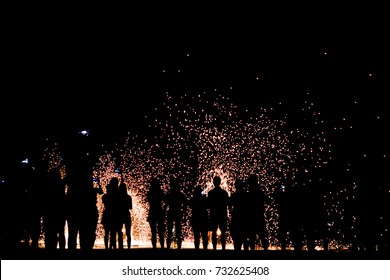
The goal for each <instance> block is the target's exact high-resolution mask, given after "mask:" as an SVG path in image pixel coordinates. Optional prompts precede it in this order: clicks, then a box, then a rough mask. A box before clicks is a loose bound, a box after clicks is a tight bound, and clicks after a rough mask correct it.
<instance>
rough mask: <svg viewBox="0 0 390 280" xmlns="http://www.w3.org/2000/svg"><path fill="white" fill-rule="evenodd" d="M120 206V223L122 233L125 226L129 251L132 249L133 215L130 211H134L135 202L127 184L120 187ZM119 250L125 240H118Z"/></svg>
mask: <svg viewBox="0 0 390 280" xmlns="http://www.w3.org/2000/svg"><path fill="white" fill-rule="evenodd" d="M118 200H119V201H118V206H119V223H120V226H119V228H120V231H121V232H122V227H123V225H125V230H126V237H127V238H126V239H127V249H130V248H131V214H130V210H131V209H133V201H132V198H131V196H130V195H129V194H128V193H127V186H126V184H125V183H123V182H122V183H121V184H120V185H119V196H118ZM118 240H119V241H118V243H119V249H122V248H123V238H119V239H118Z"/></svg>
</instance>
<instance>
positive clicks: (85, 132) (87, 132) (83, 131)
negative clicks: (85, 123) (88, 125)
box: [80, 129, 89, 136]
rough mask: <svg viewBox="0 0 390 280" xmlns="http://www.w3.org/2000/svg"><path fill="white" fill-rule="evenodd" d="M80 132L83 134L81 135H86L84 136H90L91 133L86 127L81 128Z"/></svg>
mask: <svg viewBox="0 0 390 280" xmlns="http://www.w3.org/2000/svg"><path fill="white" fill-rule="evenodd" d="M80 134H81V135H84V136H88V135H89V130H86V129H84V130H81V131H80Z"/></svg>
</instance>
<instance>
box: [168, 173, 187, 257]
mask: <svg viewBox="0 0 390 280" xmlns="http://www.w3.org/2000/svg"><path fill="white" fill-rule="evenodd" d="M166 203H167V209H168V212H167V227H168V237H167V248H168V249H170V248H171V241H172V235H173V227H175V228H174V229H175V235H176V240H177V248H178V249H181V243H182V236H181V235H182V221H183V216H184V213H185V210H186V205H187V200H186V197H185V196H184V194H183V193H182V192H181V191H180V185H179V183H178V181H177V179H175V178H172V179H171V190H170V192H169V193H168V194H167V197H166Z"/></svg>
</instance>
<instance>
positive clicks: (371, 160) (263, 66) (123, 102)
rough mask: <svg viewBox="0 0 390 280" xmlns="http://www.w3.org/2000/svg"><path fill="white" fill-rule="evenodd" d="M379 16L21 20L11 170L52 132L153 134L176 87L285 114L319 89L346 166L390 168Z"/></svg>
mask: <svg viewBox="0 0 390 280" xmlns="http://www.w3.org/2000/svg"><path fill="white" fill-rule="evenodd" d="M374 17H375V16H371V17H370V20H368V19H367V18H364V17H362V18H360V17H359V16H356V18H355V19H353V20H352V21H349V20H348V19H349V18H346V21H345V22H346V23H345V24H342V25H339V24H337V23H338V22H337V23H335V22H333V25H332V26H330V24H329V22H330V21H324V22H323V23H322V24H318V26H317V25H314V26H313V25H311V24H310V23H311V21H309V20H308V22H307V23H302V24H299V25H298V24H288V22H287V21H286V24H282V25H281V27H276V26H275V25H273V24H272V23H269V25H264V24H263V23H261V22H260V21H259V22H258V21H257V20H256V17H251V19H250V20H247V21H246V22H241V23H238V20H237V19H235V20H232V21H230V22H227V23H224V22H219V23H217V24H215V25H212V26H207V24H205V26H203V25H202V28H200V26H198V25H197V24H194V26H195V27H194V26H192V27H191V28H186V27H183V26H180V24H179V23H172V24H161V25H160V24H155V25H151V26H146V23H143V22H138V23H139V24H138V25H136V26H132V27H131V28H129V29H127V28H125V27H123V26H121V27H117V28H115V27H114V26H112V25H101V26H100V25H99V26H94V25H93V24H92V23H89V24H85V25H82V26H78V25H77V24H68V23H66V22H63V23H61V24H59V25H58V26H57V25H55V26H51V25H50V24H48V23H47V22H46V23H45V22H42V23H39V24H38V23H37V24H27V23H26V22H23V23H19V24H14V25H12V24H11V26H12V27H13V28H12V29H10V31H9V34H7V35H9V36H7V38H8V40H6V42H5V45H6V49H7V52H6V55H4V56H5V64H4V65H5V69H6V71H5V74H3V79H4V81H5V87H4V88H3V89H5V90H4V91H3V93H2V95H1V113H0V114H1V115H0V117H1V123H2V136H1V138H2V139H1V167H2V176H5V175H4V174H5V173H6V172H5V171H4V170H7V169H9V166H10V163H12V164H16V163H17V162H19V161H20V160H21V159H24V158H25V157H28V155H30V154H31V153H33V152H34V150H36V149H37V147H40V145H42V143H43V142H44V139H46V138H50V139H56V140H57V139H58V141H60V142H61V141H62V142H63V143H66V142H67V141H68V140H69V142H70V141H72V139H73V138H74V137H76V136H75V135H78V132H79V131H80V130H81V129H90V131H91V137H94V138H93V139H94V141H95V140H96V141H95V143H96V144H97V145H100V144H102V143H115V142H116V141H117V140H118V141H119V140H121V139H122V138H123V137H125V135H126V133H127V132H128V131H131V132H135V133H136V134H142V132H143V130H144V128H145V126H146V124H145V115H148V114H150V113H152V112H153V110H154V108H155V107H157V106H160V105H161V103H162V100H163V97H164V95H165V92H169V93H170V94H171V95H173V96H181V95H183V94H189V95H191V94H194V95H195V94H197V93H199V92H204V91H206V92H209V93H210V94H212V93H213V92H215V91H217V92H222V93H223V94H225V95H227V96H230V97H231V98H232V100H233V101H234V102H236V103H237V104H239V105H240V106H242V107H244V108H245V107H247V108H256V107H258V106H273V105H275V104H278V103H279V102H282V103H283V104H284V105H283V106H284V108H285V109H286V112H287V111H289V110H290V108H295V106H298V105H297V104H300V103H301V102H302V101H303V100H305V99H306V98H308V96H309V97H310V99H312V100H315V101H316V104H317V105H318V107H319V111H320V112H321V113H323V115H324V116H325V120H326V123H327V129H328V131H329V136H330V137H328V138H329V140H330V141H332V143H334V144H335V154H334V155H335V156H334V161H335V162H336V163H337V164H339V165H340V166H344V165H345V164H346V163H356V165H361V164H363V163H364V165H365V166H370V167H371V169H372V170H374V171H375V172H376V174H377V173H381V174H385V173H388V172H387V171H388V170H389V158H390V151H389V145H388V143H389V142H390V141H389V140H390V139H389V138H390V137H389V136H388V127H389V124H390V116H389V110H388V105H387V104H388V102H387V95H388V93H389V83H388V77H389V76H388V75H389V70H388V65H389V64H388V63H389V60H388V54H387V53H388V51H389V49H390V48H389V43H387V42H386V39H387V38H386V35H385V34H386V32H385V28H384V25H383V23H382V22H380V21H379V20H377V21H371V18H374ZM303 22H304V20H303ZM197 27H199V28H197ZM308 93H310V94H309V95H308ZM351 126H352V128H350V127H351ZM340 128H341V129H340ZM387 182H388V179H387Z"/></svg>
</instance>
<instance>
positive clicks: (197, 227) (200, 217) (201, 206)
mask: <svg viewBox="0 0 390 280" xmlns="http://www.w3.org/2000/svg"><path fill="white" fill-rule="evenodd" d="M189 206H190V208H191V226H192V231H193V233H194V245H195V249H196V250H198V249H199V243H200V237H201V236H202V243H203V249H204V250H207V244H208V235H207V233H208V224H209V214H208V211H207V198H206V196H205V195H204V194H203V191H202V187H201V186H196V187H195V189H194V194H193V196H192V197H191V199H190V202H189Z"/></svg>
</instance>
